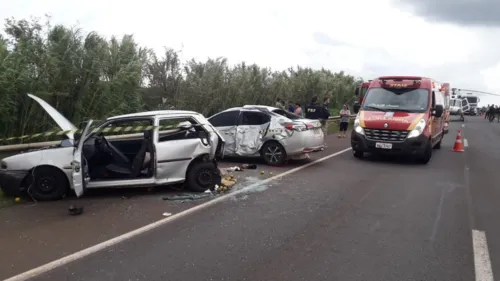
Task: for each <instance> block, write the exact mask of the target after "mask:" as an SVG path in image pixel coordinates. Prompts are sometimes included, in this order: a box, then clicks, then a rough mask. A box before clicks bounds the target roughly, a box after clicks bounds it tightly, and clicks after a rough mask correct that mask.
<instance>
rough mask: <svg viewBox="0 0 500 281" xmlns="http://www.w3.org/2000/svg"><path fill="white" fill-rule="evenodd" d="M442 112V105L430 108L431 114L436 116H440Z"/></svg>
mask: <svg viewBox="0 0 500 281" xmlns="http://www.w3.org/2000/svg"><path fill="white" fill-rule="evenodd" d="M443 112H444V107H443V106H442V105H440V104H438V105H436V106H434V109H433V110H432V115H434V116H436V117H438V118H439V117H441V116H443Z"/></svg>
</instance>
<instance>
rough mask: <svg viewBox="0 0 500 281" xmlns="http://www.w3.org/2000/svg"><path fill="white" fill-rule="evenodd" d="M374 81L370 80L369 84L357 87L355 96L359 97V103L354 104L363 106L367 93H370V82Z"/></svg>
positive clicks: (364, 83)
mask: <svg viewBox="0 0 500 281" xmlns="http://www.w3.org/2000/svg"><path fill="white" fill-rule="evenodd" d="M371 81H372V80H368V82H363V83H361V85H359V86H358V87H356V89H355V90H354V95H355V96H356V97H358V101H356V102H354V104H362V103H363V99H364V98H365V95H366V91H368V87H369V86H370V82H371Z"/></svg>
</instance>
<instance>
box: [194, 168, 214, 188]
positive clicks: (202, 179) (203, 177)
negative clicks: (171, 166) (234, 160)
mask: <svg viewBox="0 0 500 281" xmlns="http://www.w3.org/2000/svg"><path fill="white" fill-rule="evenodd" d="M197 179H198V183H199V184H200V185H202V186H208V185H210V184H211V183H212V182H213V177H212V171H210V170H208V169H204V170H202V171H201V172H199V173H198V176H197Z"/></svg>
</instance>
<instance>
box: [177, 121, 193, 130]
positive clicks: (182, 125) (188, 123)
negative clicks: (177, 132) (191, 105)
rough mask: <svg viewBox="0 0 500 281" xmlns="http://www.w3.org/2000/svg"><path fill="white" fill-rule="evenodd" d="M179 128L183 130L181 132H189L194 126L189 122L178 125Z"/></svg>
mask: <svg viewBox="0 0 500 281" xmlns="http://www.w3.org/2000/svg"><path fill="white" fill-rule="evenodd" d="M177 128H178V129H181V130H189V129H191V128H193V124H192V123H191V122H189V121H183V122H180V123H179V124H178V125H177Z"/></svg>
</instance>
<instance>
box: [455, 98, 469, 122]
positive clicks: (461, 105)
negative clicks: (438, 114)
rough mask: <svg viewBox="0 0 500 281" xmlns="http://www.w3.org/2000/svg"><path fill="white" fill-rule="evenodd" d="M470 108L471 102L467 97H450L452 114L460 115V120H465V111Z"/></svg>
mask: <svg viewBox="0 0 500 281" xmlns="http://www.w3.org/2000/svg"><path fill="white" fill-rule="evenodd" d="M469 110H470V106H469V102H468V101H467V99H465V98H455V99H450V115H451V116H460V121H464V120H465V117H464V115H465V112H467V111H469Z"/></svg>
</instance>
